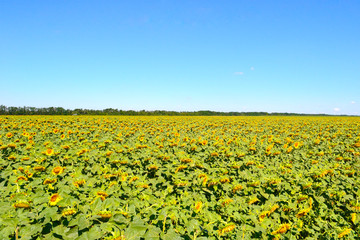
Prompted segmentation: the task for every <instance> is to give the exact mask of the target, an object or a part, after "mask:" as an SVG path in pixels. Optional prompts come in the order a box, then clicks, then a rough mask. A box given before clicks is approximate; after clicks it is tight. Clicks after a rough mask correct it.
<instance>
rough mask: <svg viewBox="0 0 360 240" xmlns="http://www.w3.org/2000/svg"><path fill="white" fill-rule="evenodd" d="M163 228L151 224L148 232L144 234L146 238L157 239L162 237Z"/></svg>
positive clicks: (149, 239)
mask: <svg viewBox="0 0 360 240" xmlns="http://www.w3.org/2000/svg"><path fill="white" fill-rule="evenodd" d="M160 233H161V230H160V228H157V227H155V226H152V225H150V226H149V227H148V230H147V232H146V234H145V235H144V238H145V240H156V239H159V237H160Z"/></svg>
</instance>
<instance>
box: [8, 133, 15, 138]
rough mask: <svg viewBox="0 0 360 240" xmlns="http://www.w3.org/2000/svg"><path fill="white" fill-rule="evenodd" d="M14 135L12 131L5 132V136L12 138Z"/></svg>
mask: <svg viewBox="0 0 360 240" xmlns="http://www.w3.org/2000/svg"><path fill="white" fill-rule="evenodd" d="M13 136H14V134H13V133H12V132H8V133H7V134H6V137H7V138H12V137H13Z"/></svg>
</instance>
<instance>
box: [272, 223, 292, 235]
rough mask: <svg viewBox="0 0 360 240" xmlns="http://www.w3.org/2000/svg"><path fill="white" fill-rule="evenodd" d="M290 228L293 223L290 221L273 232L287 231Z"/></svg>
mask: <svg viewBox="0 0 360 240" xmlns="http://www.w3.org/2000/svg"><path fill="white" fill-rule="evenodd" d="M290 228H291V225H290V224H288V223H285V224H281V225H280V227H279V228H278V229H277V230H276V231H273V232H272V233H271V234H272V235H276V234H279V233H286V232H287V230H289V229H290Z"/></svg>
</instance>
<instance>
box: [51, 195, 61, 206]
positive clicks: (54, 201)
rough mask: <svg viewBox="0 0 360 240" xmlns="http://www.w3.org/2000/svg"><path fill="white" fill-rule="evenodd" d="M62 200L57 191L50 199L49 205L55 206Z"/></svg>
mask: <svg viewBox="0 0 360 240" xmlns="http://www.w3.org/2000/svg"><path fill="white" fill-rule="evenodd" d="M60 200H61V197H60V195H59V194H58V193H55V194H53V195H51V197H50V200H49V205H50V206H55V205H56V204H57V203H58V202H59V201H60Z"/></svg>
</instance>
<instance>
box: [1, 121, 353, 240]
mask: <svg viewBox="0 0 360 240" xmlns="http://www.w3.org/2000/svg"><path fill="white" fill-rule="evenodd" d="M359 169H360V118H358V117H104V116H94V117H92V116H0V236H1V237H2V238H1V239H22V240H25V239H65V240H66V239H79V240H80V239H117V240H120V239H126V240H130V239H146V240H147V239H189V240H190V239H197V240H204V239H360V226H359V219H360V202H359V201H360V176H359Z"/></svg>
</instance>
